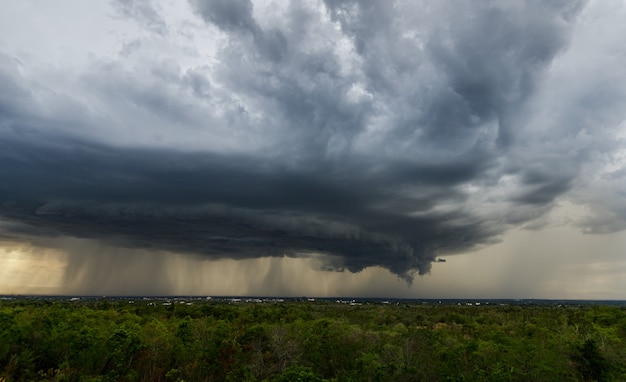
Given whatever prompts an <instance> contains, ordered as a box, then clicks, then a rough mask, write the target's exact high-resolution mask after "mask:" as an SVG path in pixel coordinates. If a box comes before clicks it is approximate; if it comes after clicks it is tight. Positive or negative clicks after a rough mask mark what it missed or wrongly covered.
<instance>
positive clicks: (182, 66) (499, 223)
mask: <svg viewBox="0 0 626 382" xmlns="http://www.w3.org/2000/svg"><path fill="white" fill-rule="evenodd" d="M112 4H113V5H114V7H112V9H113V10H116V11H117V12H118V13H117V15H116V16H115V18H116V19H117V20H119V19H122V20H126V21H127V22H128V23H129V25H133V26H134V27H135V28H139V30H140V32H137V36H138V37H136V38H135V39H133V40H132V41H125V42H124V43H123V44H120V46H119V52H118V54H117V55H116V56H113V57H98V56H96V57H93V58H92V59H91V62H90V64H89V65H88V66H85V67H81V68H80V70H78V71H76V72H72V73H69V72H66V71H64V70H63V69H59V68H58V67H52V66H51V67H49V68H44V69H42V68H41V66H45V65H46V64H47V63H46V62H45V61H44V59H41V58H39V59H37V58H35V59H32V58H31V59H30V60H31V61H32V60H35V61H37V60H39V61H37V62H36V65H35V64H32V63H30V64H29V63H28V62H23V61H22V60H20V57H19V56H18V54H17V53H15V52H14V51H0V78H1V79H2V81H1V83H2V85H1V87H2V92H0V179H1V182H0V217H2V219H3V220H4V221H6V222H10V223H11V224H8V223H7V224H6V225H4V226H2V227H3V231H4V232H3V233H2V235H5V236H7V237H20V238H24V237H28V236H29V235H30V236H38V235H39V236H40V235H49V236H57V235H65V236H73V237H78V238H94V239H99V240H102V241H106V242H108V243H110V244H112V245H116V246H120V247H130V248H138V249H155V250H165V251H172V252H182V253H193V254H199V255H204V256H208V257H211V258H230V259H250V258H258V257H266V256H284V255H288V256H301V255H305V254H310V253H320V254H327V255H329V256H328V262H327V266H326V268H328V269H336V270H344V269H345V270H349V271H352V272H358V271H361V270H362V269H364V268H366V267H372V266H380V267H383V268H386V269H388V270H390V271H391V272H393V273H395V274H397V275H398V276H400V277H403V278H405V279H406V280H408V281H410V280H411V279H412V278H413V276H414V275H415V274H416V273H420V274H424V273H428V272H429V270H430V264H431V262H433V261H434V260H435V258H436V256H437V255H438V254H441V253H450V252H455V251H464V250H467V249H469V248H472V247H474V246H476V245H480V244H487V243H492V242H494V241H497V240H498V237H499V236H500V235H501V234H502V233H504V232H505V231H507V230H508V229H510V228H512V227H517V226H522V225H524V224H528V225H529V226H531V225H532V222H536V221H538V219H540V218H541V217H542V216H543V215H544V214H545V213H546V212H547V211H549V210H550V208H551V207H552V206H553V205H554V204H555V202H556V201H557V200H558V198H563V197H570V198H572V200H575V201H579V202H586V203H592V204H593V203H595V204H596V205H603V201H602V198H601V197H600V194H599V191H598V190H597V189H596V188H594V186H593V184H590V183H589V182H588V179H590V178H589V177H588V176H589V174H597V171H601V169H604V170H602V171H604V174H605V176H604V177H603V178H602V179H604V181H605V182H606V183H608V184H610V187H609V189H608V191H605V192H607V193H609V194H611V195H614V194H615V192H618V191H617V190H618V189H617V188H616V187H617V186H616V185H617V183H618V182H617V180H616V179H621V178H623V175H620V174H621V172H619V171H617V170H616V169H615V168H610V169H607V167H606V166H605V165H606V163H609V162H611V161H612V162H611V163H615V160H616V159H615V158H618V157H619V155H621V154H619V153H620V152H619V147H620V142H621V139H623V137H621V138H620V136H619V134H618V133H619V126H620V125H619V124H620V123H621V122H622V121H623V120H624V115H623V112H622V111H621V110H623V108H621V106H623V105H624V100H625V98H624V94H623V91H622V90H619V89H620V83H621V84H623V83H624V76H623V75H624V72H623V69H622V71H621V72H612V75H609V74H607V75H604V76H603V75H600V76H599V77H595V78H594V77H592V75H591V73H593V69H594V67H593V65H587V66H584V65H583V67H581V71H580V73H578V74H577V73H576V72H575V71H574V70H573V69H572V68H571V67H570V66H571V65H574V67H575V66H576V63H575V62H574V63H571V61H572V60H574V61H576V60H577V59H579V58H580V57H579V54H580V53H579V50H580V49H583V48H584V46H586V44H587V45H588V44H590V43H589V42H588V41H586V40H585V38H586V36H587V37H588V33H589V27H588V25H594V23H597V22H598V21H597V17H596V18H594V17H592V16H594V12H596V13H598V12H599V13H600V14H602V12H601V10H598V9H596V8H597V7H600V6H598V5H596V8H594V7H593V6H591V5H586V4H584V3H582V2H571V1H563V2H549V3H544V2H535V1H528V2H516V3H503V4H501V3H485V2H478V1H461V2H438V3H436V4H434V3H430V2H426V3H420V2H418V3H415V2H377V1H361V2H355V1H340V0H337V1H331V0H327V1H324V2H322V1H317V2H306V3H305V2H298V1H294V2H276V3H275V2H271V1H270V2H250V1H211V2H206V1H199V0H194V1H190V2H189V4H186V6H187V7H188V9H187V12H189V13H190V18H189V19H188V20H185V22H184V23H183V22H175V21H172V20H169V19H168V18H167V17H166V15H165V14H159V12H165V11H164V10H163V8H162V7H158V6H155V4H153V3H151V2H140V3H129V2H127V1H115V2H112ZM590 8H591V9H590ZM613 11H614V12H613V13H615V12H616V11H615V10H613ZM622 12H623V10H622ZM609 13H611V12H608V11H607V13H606V14H609ZM606 14H605V16H606ZM607 17H608V16H607ZM613 17H617V16H613ZM581 20H583V21H584V23H583V21H581ZM585 23H586V24H585ZM579 31H580V32H579ZM577 32H578V34H577ZM585 33H587V34H585ZM207 35H209V36H210V37H211V39H210V41H209V40H203V39H204V38H206V36H207ZM581 36H582V37H581ZM607 39H608V40H609V42H610V41H611V37H610V36H607ZM614 40H616V39H614ZM203 42H206V44H208V45H210V49H209V48H207V49H208V53H207V52H206V51H202V50H201V46H202V43H203ZM615 42H616V41H615ZM616 43H617V42H616ZM580 45H583V48H580V47H579V46H580ZM603 47H604V49H606V50H611V49H614V48H615V46H614V45H611V44H609V43H607V44H605V46H604V45H603ZM620 49H621V50H619V51H618V52H619V53H620V54H622V56H621V57H622V59H621V61H619V60H618V62H622V63H623V62H624V61H623V60H624V57H623V54H624V49H623V48H620ZM605 64H606V65H609V64H614V63H604V62H600V63H599V65H605ZM609 66H610V65H609ZM617 67H619V66H618V65H616V68H617ZM61 73H63V76H62V78H65V79H66V80H59V79H58V78H59V77H58V76H60V75H61ZM51 78H57V79H55V80H52V79H51ZM572 78H579V80H580V82H581V86H580V87H579V88H574V89H573V90H572V88H571V84H570V83H569V82H568V81H570V80H571V79H572ZM606 79H613V80H615V81H614V82H613V83H605V85H606V86H607V87H608V88H606V89H604V90H602V91H601V92H599V93H598V97H599V98H600V100H596V103H595V104H594V103H591V104H587V103H585V102H583V101H582V100H581V99H577V98H576V94H578V95H579V96H580V97H583V94H584V93H585V92H587V91H589V90H590V89H593V88H594V87H595V86H596V85H598V81H602V80H606ZM620 81H621V82H620ZM572 92H573V93H572ZM580 108H583V110H581V109H580ZM570 109H572V110H570ZM597 123H604V124H605V125H604V126H603V127H602V128H603V130H601V131H596V128H598V127H597V126H596V124H597ZM618 167H619V165H618ZM619 208H620V207H619V206H618V208H617V209H616V211H617V212H615V214H614V215H612V216H611V219H612V220H611V222H609V223H607V222H606V221H600V220H602V219H600V217H601V216H600V215H597V219H596V220H594V221H587V222H580V224H583V225H584V227H585V229H586V230H587V231H589V232H601V231H611V230H612V231H614V230H616V229H623V227H624V226H626V224H624V221H626V220H624V217H625V216H626V214H624V213H623V211H626V208H623V206H621V208H622V209H621V210H620V209H619ZM601 210H602V209H601V208H598V211H601ZM619 211H621V212H619ZM605 220H606V219H605ZM607 224H609V226H607ZM603 227H605V228H603ZM607 227H608V228H607Z"/></svg>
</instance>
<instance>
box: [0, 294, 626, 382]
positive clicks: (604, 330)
mask: <svg viewBox="0 0 626 382" xmlns="http://www.w3.org/2000/svg"><path fill="white" fill-rule="evenodd" d="M74 300H76V299H74ZM624 380H626V307H624V306H619V305H616V306H611V305H600V304H598V305H594V304H589V305H576V304H566V305H556V304H550V305H530V306H529V305H524V306H520V305H515V304H491V305H487V304H483V305H481V306H476V305H472V306H467V305H465V304H463V305H457V304H419V303H392V304H389V303H384V304H383V303H381V302H365V303H362V304H341V303H337V302H334V301H307V300H306V299H305V300H301V301H282V302H279V301H276V302H247V303H246V302H236V301H231V300H223V301H215V300H212V301H206V300H193V301H189V300H184V299H172V300H162V299H154V300H150V299H135V300H128V299H117V300H112V299H91V300H79V301H69V300H67V299H66V300H53V299H48V300H41V299H5V300H0V381H1V382H8V381H279V382H284V381H300V382H306V381H396V382H400V381H624Z"/></svg>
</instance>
